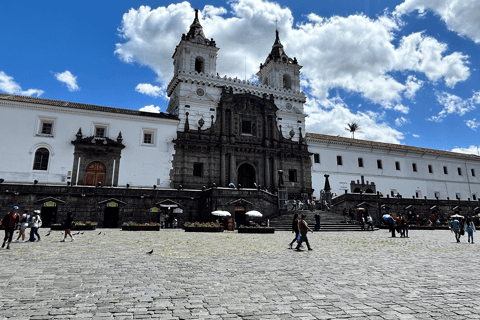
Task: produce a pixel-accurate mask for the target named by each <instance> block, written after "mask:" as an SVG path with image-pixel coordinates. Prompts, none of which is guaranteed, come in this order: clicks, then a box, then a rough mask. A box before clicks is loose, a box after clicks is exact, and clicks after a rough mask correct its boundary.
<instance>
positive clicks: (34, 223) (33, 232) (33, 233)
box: [29, 210, 42, 242]
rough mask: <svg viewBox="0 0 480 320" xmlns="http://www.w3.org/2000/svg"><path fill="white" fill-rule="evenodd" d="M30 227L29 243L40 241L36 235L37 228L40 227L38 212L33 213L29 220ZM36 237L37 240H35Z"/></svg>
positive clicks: (40, 221) (40, 219) (40, 220)
mask: <svg viewBox="0 0 480 320" xmlns="http://www.w3.org/2000/svg"><path fill="white" fill-rule="evenodd" d="M30 221H31V223H32V227H31V229H30V240H29V241H30V242H34V241H35V240H36V241H40V235H39V234H38V228H40V227H41V226H42V218H40V210H35V211H33V216H32V217H31V218H30ZM35 236H37V239H35Z"/></svg>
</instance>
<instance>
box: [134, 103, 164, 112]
mask: <svg viewBox="0 0 480 320" xmlns="http://www.w3.org/2000/svg"><path fill="white" fill-rule="evenodd" d="M139 111H145V112H152V113H160V107H156V106H154V105H153V104H152V105H149V106H145V107H142V108H140V109H139Z"/></svg>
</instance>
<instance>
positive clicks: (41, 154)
mask: <svg viewBox="0 0 480 320" xmlns="http://www.w3.org/2000/svg"><path fill="white" fill-rule="evenodd" d="M49 156H50V152H48V150H47V149H45V148H40V149H38V150H37V151H35V161H34V162H33V170H47V168H48V157H49Z"/></svg>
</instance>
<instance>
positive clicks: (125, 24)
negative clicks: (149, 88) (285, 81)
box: [115, 0, 469, 103]
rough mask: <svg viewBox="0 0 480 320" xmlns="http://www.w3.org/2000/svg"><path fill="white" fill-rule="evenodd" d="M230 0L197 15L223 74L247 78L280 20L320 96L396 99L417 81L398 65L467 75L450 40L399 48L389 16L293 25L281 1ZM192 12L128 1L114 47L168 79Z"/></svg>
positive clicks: (289, 47)
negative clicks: (338, 93)
mask: <svg viewBox="0 0 480 320" xmlns="http://www.w3.org/2000/svg"><path fill="white" fill-rule="evenodd" d="M228 3H229V4H230V6H231V14H232V15H233V17H228V18H227V17H223V16H222V15H223V14H225V12H226V10H225V9H224V8H215V7H213V6H206V7H205V8H204V10H203V12H202V15H201V17H200V18H201V23H202V25H203V29H204V33H205V35H206V36H207V37H208V38H214V40H215V41H216V43H217V44H218V45H219V47H221V50H220V51H219V54H218V60H217V71H218V72H219V73H220V74H221V75H224V74H226V75H228V76H232V77H235V76H238V77H240V78H243V77H244V73H245V59H246V61H247V70H246V72H247V74H248V76H247V78H250V76H251V75H253V74H255V73H256V72H257V71H258V65H259V63H260V62H264V61H265V58H266V57H267V55H268V53H269V52H270V50H271V44H273V42H274V35H275V21H276V20H277V21H278V27H279V30H280V38H281V41H282V43H283V44H284V46H285V50H286V52H287V54H288V55H289V56H291V57H294V56H296V57H297V59H298V61H299V63H300V64H301V65H303V66H304V68H303V69H302V76H304V77H305V80H304V81H302V84H304V85H306V86H308V87H309V88H310V89H311V92H312V95H313V96H315V97H317V98H320V99H325V98H328V91H329V90H330V89H332V88H343V89H345V90H347V91H352V92H357V93H360V94H361V95H362V96H364V97H365V98H367V99H369V100H370V101H372V102H375V103H381V102H383V101H391V102H392V101H398V100H400V99H401V95H402V92H404V91H407V92H408V93H407V94H409V95H411V94H413V92H414V90H415V88H414V87H413V84H412V83H407V84H402V83H400V82H399V81H397V80H396V79H395V78H393V76H391V75H390V73H391V72H395V71H407V72H408V71H413V72H422V73H425V74H426V75H427V77H428V78H429V79H430V80H434V81H437V80H439V79H440V78H442V77H443V78H444V79H445V82H446V83H447V85H449V86H453V85H455V84H456V83H457V82H458V81H463V80H465V79H466V78H468V76H469V68H468V66H467V65H466V63H467V62H466V59H467V57H465V56H464V55H462V54H460V53H458V52H454V53H452V54H450V55H448V56H443V53H444V52H445V50H446V49H447V46H446V45H445V44H442V43H439V42H438V41H436V40H435V39H433V38H431V37H427V36H425V35H423V34H421V33H417V34H413V35H411V36H407V37H404V38H403V39H402V41H401V45H400V47H398V48H395V46H394V45H393V41H394V40H396V39H395V34H396V33H395V32H396V31H398V30H399V29H400V28H401V24H400V23H399V22H398V21H397V19H395V18H394V17H392V16H388V15H384V16H381V17H378V18H376V19H370V18H368V17H366V16H364V15H358V14H357V15H351V16H348V17H339V16H333V17H330V18H323V17H320V16H318V15H316V14H313V13H312V14H309V15H308V16H307V20H306V21H304V22H302V23H301V24H297V25H294V19H293V15H292V12H291V11H290V9H288V8H286V7H281V6H280V5H279V4H277V3H273V2H268V1H264V0H237V1H231V2H228ZM193 17H194V13H193V8H192V7H191V5H190V4H189V3H188V2H182V3H179V4H171V5H169V6H168V7H158V8H156V9H151V8H150V7H148V6H141V7H140V8H138V9H130V11H128V12H127V13H125V14H124V16H123V20H122V24H121V27H120V29H119V32H120V35H121V37H122V42H121V43H117V44H116V49H115V53H116V54H117V55H118V57H119V58H120V59H121V60H123V61H125V62H128V63H139V64H141V65H146V66H148V67H150V68H151V69H152V70H154V71H155V72H156V74H157V75H158V79H157V80H159V81H160V82H161V83H164V84H165V83H168V82H169V81H170V78H171V76H172V73H173V64H172V63H171V61H172V60H171V56H172V54H173V52H174V49H175V46H176V45H177V44H178V42H179V41H180V38H181V34H182V33H186V32H187V31H188V29H189V25H190V24H191V22H192V21H193ZM352 52H354V53H355V54H353V55H352ZM410 82H411V81H410ZM418 83H419V82H417V85H418Z"/></svg>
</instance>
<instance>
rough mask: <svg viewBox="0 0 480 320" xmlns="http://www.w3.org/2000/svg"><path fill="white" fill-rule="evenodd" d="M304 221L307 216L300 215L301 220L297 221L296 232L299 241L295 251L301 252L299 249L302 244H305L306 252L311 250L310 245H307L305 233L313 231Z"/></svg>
mask: <svg viewBox="0 0 480 320" xmlns="http://www.w3.org/2000/svg"><path fill="white" fill-rule="evenodd" d="M306 219H307V215H306V214H302V220H298V230H299V231H300V241H299V242H298V244H297V247H296V248H295V250H297V251H302V250H301V249H300V246H301V245H302V242H305V243H306V244H307V248H308V250H313V249H312V248H311V247H310V243H308V238H307V232H308V231H310V232H312V233H313V230H312V229H310V228H309V227H308V223H307V220H306Z"/></svg>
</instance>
